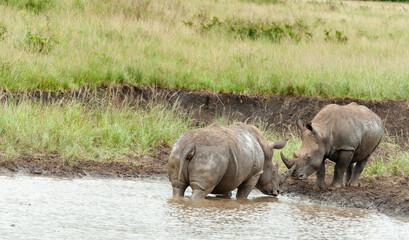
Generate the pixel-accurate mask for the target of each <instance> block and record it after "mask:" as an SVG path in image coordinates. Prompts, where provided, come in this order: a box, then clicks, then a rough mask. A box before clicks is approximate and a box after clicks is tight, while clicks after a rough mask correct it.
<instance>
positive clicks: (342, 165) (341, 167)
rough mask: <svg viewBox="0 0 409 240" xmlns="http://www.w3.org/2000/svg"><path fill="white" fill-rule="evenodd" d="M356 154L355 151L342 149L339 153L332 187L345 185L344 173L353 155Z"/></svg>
mask: <svg viewBox="0 0 409 240" xmlns="http://www.w3.org/2000/svg"><path fill="white" fill-rule="evenodd" d="M353 156H354V152H353V151H340V152H339V153H338V156H337V159H336V164H335V170H334V178H333V179H332V184H331V186H332V187H335V188H341V187H344V186H345V184H344V175H345V171H346V170H347V167H348V166H349V164H350V163H351V160H352V157H353Z"/></svg>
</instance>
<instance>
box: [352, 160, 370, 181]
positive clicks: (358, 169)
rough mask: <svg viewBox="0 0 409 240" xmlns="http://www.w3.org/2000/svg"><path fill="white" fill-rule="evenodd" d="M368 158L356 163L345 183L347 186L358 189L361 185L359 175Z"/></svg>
mask: <svg viewBox="0 0 409 240" xmlns="http://www.w3.org/2000/svg"><path fill="white" fill-rule="evenodd" d="M368 159H369V156H367V157H366V158H364V159H363V160H361V161H359V162H357V163H356V165H355V168H354V171H353V172H352V177H351V179H350V180H349V181H348V182H347V183H348V186H351V187H358V186H360V185H361V184H360V183H359V176H360V175H361V173H362V171H363V170H364V167H365V164H366V162H367V161H368Z"/></svg>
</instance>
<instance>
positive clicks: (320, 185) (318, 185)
mask: <svg viewBox="0 0 409 240" xmlns="http://www.w3.org/2000/svg"><path fill="white" fill-rule="evenodd" d="M324 188H325V159H323V160H322V163H321V165H320V168H318V170H317V180H316V181H315V184H314V188H313V189H314V190H319V189H324Z"/></svg>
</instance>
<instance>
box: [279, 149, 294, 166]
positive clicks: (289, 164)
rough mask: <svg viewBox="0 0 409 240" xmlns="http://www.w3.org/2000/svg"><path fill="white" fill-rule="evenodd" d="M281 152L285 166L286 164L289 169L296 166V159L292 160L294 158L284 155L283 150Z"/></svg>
mask: <svg viewBox="0 0 409 240" xmlns="http://www.w3.org/2000/svg"><path fill="white" fill-rule="evenodd" d="M280 154H281V159H282V160H283V162H284V164H285V166H286V167H287V168H288V169H291V168H292V167H293V166H294V161H292V160H290V159H288V158H286V157H284V154H283V152H281V153H280Z"/></svg>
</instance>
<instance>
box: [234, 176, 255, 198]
mask: <svg viewBox="0 0 409 240" xmlns="http://www.w3.org/2000/svg"><path fill="white" fill-rule="evenodd" d="M259 178H260V175H257V176H252V177H251V178H249V179H248V180H247V181H245V182H243V183H242V184H241V185H240V186H239V187H238V190H237V194H236V198H247V197H248V195H249V194H250V192H251V191H252V190H253V189H254V187H255V186H256V184H257V182H258V179H259Z"/></svg>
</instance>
